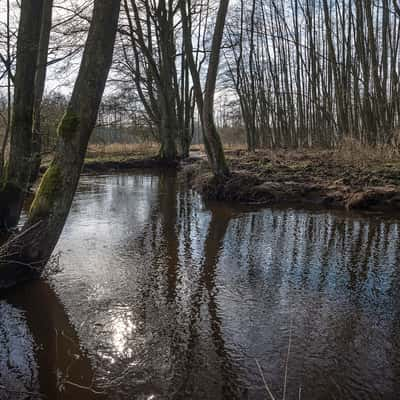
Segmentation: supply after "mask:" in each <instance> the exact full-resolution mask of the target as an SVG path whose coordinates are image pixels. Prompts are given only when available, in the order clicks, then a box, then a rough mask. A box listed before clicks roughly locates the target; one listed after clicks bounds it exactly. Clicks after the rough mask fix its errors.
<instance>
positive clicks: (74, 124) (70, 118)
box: [57, 110, 79, 139]
mask: <svg viewBox="0 0 400 400" xmlns="http://www.w3.org/2000/svg"><path fill="white" fill-rule="evenodd" d="M78 126H79V117H78V116H77V115H76V114H75V113H74V112H73V111H71V110H68V111H66V113H65V114H64V116H63V118H62V120H61V122H60V125H59V126H58V129H57V133H58V135H59V136H61V137H63V138H64V139H71V138H72V137H73V135H74V134H75V133H76V130H77V129H78Z"/></svg>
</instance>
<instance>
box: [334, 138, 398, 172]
mask: <svg viewBox="0 0 400 400" xmlns="http://www.w3.org/2000/svg"><path fill="white" fill-rule="evenodd" d="M333 155H334V157H335V158H336V159H337V160H338V161H344V162H348V163H352V164H353V165H355V166H357V167H368V166H370V165H371V164H382V163H388V162H399V160H400V147H399V146H397V145H396V144H394V145H392V144H390V145H377V146H371V145H366V144H363V143H360V142H359V141H358V140H355V139H350V138H347V139H343V141H342V142H341V143H340V144H339V146H338V147H337V149H335V150H334V152H333Z"/></svg>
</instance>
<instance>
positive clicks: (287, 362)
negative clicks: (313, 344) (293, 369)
mask: <svg viewBox="0 0 400 400" xmlns="http://www.w3.org/2000/svg"><path fill="white" fill-rule="evenodd" d="M292 331H293V316H292V317H291V319H290V330H289V344H288V351H287V355H286V363H285V378H284V381H283V397H282V400H286V388H287V377H288V369H289V357H290V348H291V347H292Z"/></svg>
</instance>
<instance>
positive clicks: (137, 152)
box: [86, 142, 160, 159]
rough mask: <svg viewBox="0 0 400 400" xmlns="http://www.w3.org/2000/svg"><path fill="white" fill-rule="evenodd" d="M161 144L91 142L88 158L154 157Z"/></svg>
mask: <svg viewBox="0 0 400 400" xmlns="http://www.w3.org/2000/svg"><path fill="white" fill-rule="evenodd" d="M159 148H160V146H159V145H158V144H157V143H150V142H149V143H111V144H104V145H103V144H90V145H89V147H88V150H87V153H86V158H89V159H90V158H110V157H140V158H142V157H152V156H154V155H156V154H157V152H158V150H159Z"/></svg>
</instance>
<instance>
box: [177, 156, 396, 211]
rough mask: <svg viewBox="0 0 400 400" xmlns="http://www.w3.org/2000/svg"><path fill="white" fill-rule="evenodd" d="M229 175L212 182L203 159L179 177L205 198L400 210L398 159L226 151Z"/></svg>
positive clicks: (242, 201) (187, 167) (212, 179)
mask: <svg viewBox="0 0 400 400" xmlns="http://www.w3.org/2000/svg"><path fill="white" fill-rule="evenodd" d="M227 160H228V162H229V165H230V169H231V175H230V176H229V177H227V178H225V179H224V180H217V179H215V178H214V177H213V176H212V174H211V172H210V170H209V168H208V166H207V163H206V162H205V160H202V161H197V162H196V163H194V164H192V165H189V166H186V167H184V168H183V175H184V176H185V177H186V178H187V180H188V181H189V182H190V184H191V185H192V186H193V187H194V188H195V189H196V190H198V191H199V192H200V193H201V194H202V195H203V196H204V197H205V198H206V199H209V200H224V201H232V202H239V203H247V204H248V203H250V204H263V205H273V204H288V205H296V206H302V205H317V206H322V207H327V208H346V209H349V210H350V209H353V210H368V211H385V212H386V211H388V212H389V211H394V212H396V211H400V159H397V160H396V159H393V158H391V159H390V161H389V160H385V159H383V160H382V159H377V158H374V157H372V158H370V159H369V158H363V159H360V158H357V159H351V158H345V157H342V156H341V155H340V154H338V153H337V152H333V151H326V150H324V151H304V152H293V151H284V150H280V151H274V152H272V151H257V152H256V153H247V152H245V151H242V150H239V151H233V152H227Z"/></svg>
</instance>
